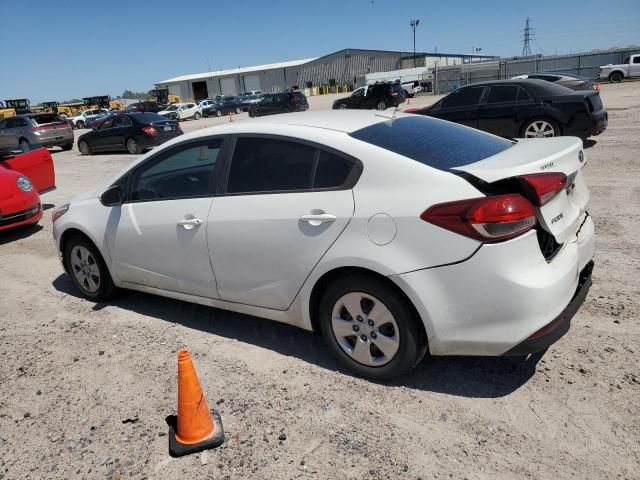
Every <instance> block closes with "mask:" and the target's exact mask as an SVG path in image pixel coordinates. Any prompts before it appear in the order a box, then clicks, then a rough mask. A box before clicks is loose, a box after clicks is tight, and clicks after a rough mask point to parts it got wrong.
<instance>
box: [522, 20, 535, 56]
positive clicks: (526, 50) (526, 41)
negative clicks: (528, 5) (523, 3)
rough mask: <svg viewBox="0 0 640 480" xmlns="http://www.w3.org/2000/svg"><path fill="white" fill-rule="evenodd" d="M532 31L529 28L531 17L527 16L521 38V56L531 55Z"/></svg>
mask: <svg viewBox="0 0 640 480" xmlns="http://www.w3.org/2000/svg"><path fill="white" fill-rule="evenodd" d="M533 36H534V31H533V28H531V19H530V18H529V17H527V21H526V22H525V24H524V36H523V40H522V43H523V45H522V56H523V57H530V56H531V40H533Z"/></svg>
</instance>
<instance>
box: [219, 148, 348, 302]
mask: <svg viewBox="0 0 640 480" xmlns="http://www.w3.org/2000/svg"><path fill="white" fill-rule="evenodd" d="M357 165H358V164H357V163H355V162H354V161H353V160H350V159H348V158H343V157H342V156H340V155H337V154H334V153H328V152H325V151H320V150H318V149H317V148H316V147H314V146H312V145H309V144H303V143H298V142H295V141H291V140H288V139H287V140H285V139H282V138H281V137H272V136H269V137H251V136H240V137H238V138H237V141H236V145H235V149H234V153H233V158H232V160H231V166H230V170H229V175H228V183H227V189H226V194H224V195H221V196H218V197H216V198H215V199H214V201H213V205H212V208H211V214H210V215H209V223H208V225H207V234H208V241H209V250H210V251H211V255H212V260H213V269H214V271H215V274H216V279H217V281H218V292H219V293H220V298H221V299H223V300H227V301H230V302H237V303H242V304H246V305H255V306H260V307H265V308H271V309H276V310H286V309H287V308H289V306H290V305H291V303H292V302H293V300H294V298H295V296H296V295H297V293H298V291H299V290H300V288H301V287H302V285H303V283H304V281H305V280H306V278H307V277H308V276H309V274H310V273H311V271H312V270H313V268H314V267H315V265H316V264H317V263H318V261H320V259H321V258H322V256H323V255H324V254H325V253H326V251H327V250H328V249H329V247H331V245H332V244H333V242H334V241H335V240H336V239H337V238H338V236H339V235H340V234H341V233H342V231H343V230H344V228H345V227H346V225H347V224H348V222H349V220H350V218H351V216H352V215H353V210H354V203H353V195H352V192H351V187H352V185H351V184H350V183H349V182H353V178H354V174H353V173H352V172H353V171H354V169H357Z"/></svg>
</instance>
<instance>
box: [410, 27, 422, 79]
mask: <svg viewBox="0 0 640 480" xmlns="http://www.w3.org/2000/svg"><path fill="white" fill-rule="evenodd" d="M419 23H420V20H418V19H415V20H411V21H410V22H409V26H410V27H411V28H412V29H413V66H414V68H415V67H416V66H417V65H416V27H417V26H418V24H419Z"/></svg>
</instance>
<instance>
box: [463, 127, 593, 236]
mask: <svg viewBox="0 0 640 480" xmlns="http://www.w3.org/2000/svg"><path fill="white" fill-rule="evenodd" d="M583 166H584V153H583V151H582V141H581V140H580V139H578V138H575V137H557V138H531V139H524V140H520V141H518V143H516V144H515V145H514V146H513V147H511V148H509V149H507V150H505V151H503V152H500V153H498V154H496V155H493V156H492V157H489V158H487V159H485V160H481V161H479V162H476V163H472V164H469V165H463V166H460V167H455V168H453V169H452V170H457V171H460V172H465V173H467V174H470V175H472V176H473V177H475V178H477V179H480V180H482V181H483V182H487V183H489V184H491V183H495V182H499V181H502V180H507V179H511V178H517V177H520V176H522V175H527V174H536V173H546V172H561V173H564V174H565V175H566V176H567V182H566V186H565V188H564V189H563V190H562V191H561V192H559V193H558V194H557V195H555V196H554V197H553V198H552V199H551V200H549V201H548V202H547V203H546V204H544V205H543V206H542V207H536V211H537V217H538V222H539V223H540V225H541V227H542V228H544V229H545V230H546V231H547V232H549V233H550V234H551V235H553V237H554V238H555V240H556V242H558V243H559V244H563V243H565V242H566V241H567V240H569V239H570V238H571V236H572V235H573V234H575V232H576V231H577V230H578V228H579V226H580V223H581V222H582V220H583V218H582V217H583V214H584V213H585V211H586V209H587V205H588V203H589V190H588V189H587V186H586V184H585V182H584V179H583V176H582V172H581V169H582V167H583Z"/></svg>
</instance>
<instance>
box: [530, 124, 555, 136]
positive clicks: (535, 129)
mask: <svg viewBox="0 0 640 480" xmlns="http://www.w3.org/2000/svg"><path fill="white" fill-rule="evenodd" d="M524 136H525V137H526V138H548V137H555V136H556V132H555V129H554V128H553V125H551V124H550V123H549V122H546V121H544V120H536V121H534V122H531V123H530V124H529V126H528V127H527V129H526V130H525V131H524Z"/></svg>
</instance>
